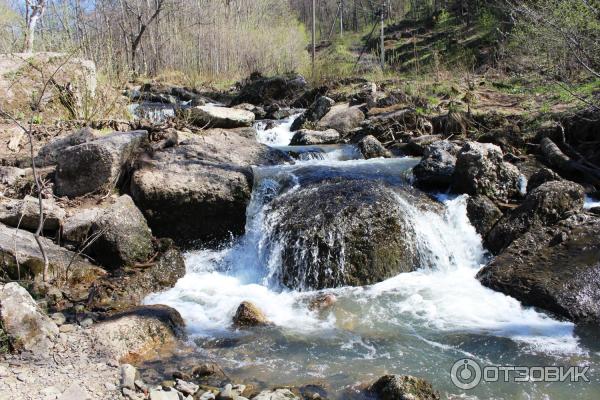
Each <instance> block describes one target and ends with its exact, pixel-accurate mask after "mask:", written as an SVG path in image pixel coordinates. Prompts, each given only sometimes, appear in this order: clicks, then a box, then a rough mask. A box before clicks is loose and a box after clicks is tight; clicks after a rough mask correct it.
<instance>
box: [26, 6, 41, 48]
mask: <svg viewBox="0 0 600 400" xmlns="http://www.w3.org/2000/svg"><path fill="white" fill-rule="evenodd" d="M25 7H26V9H25V22H26V24H27V31H26V34H25V45H24V48H23V51H24V52H25V53H31V52H33V39H34V38H35V27H36V26H37V24H38V22H39V21H40V19H41V18H42V15H43V14H44V11H45V10H46V0H25Z"/></svg>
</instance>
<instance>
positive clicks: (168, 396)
mask: <svg viewBox="0 0 600 400" xmlns="http://www.w3.org/2000/svg"><path fill="white" fill-rule="evenodd" d="M150 400H179V394H178V392H177V391H175V390H170V391H168V392H166V391H164V390H159V389H151V390H150Z"/></svg>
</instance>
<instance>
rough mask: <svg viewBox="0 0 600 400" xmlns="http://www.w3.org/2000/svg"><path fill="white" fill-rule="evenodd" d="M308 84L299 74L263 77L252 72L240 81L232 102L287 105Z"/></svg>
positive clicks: (299, 94) (298, 95)
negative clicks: (243, 80)
mask: <svg viewBox="0 0 600 400" xmlns="http://www.w3.org/2000/svg"><path fill="white" fill-rule="evenodd" d="M307 86H308V84H307V83H306V80H305V79H304V77H302V76H301V75H297V74H287V75H281V76H273V77H264V76H262V75H260V74H253V75H252V76H250V78H249V79H248V80H247V81H246V82H243V83H242V86H241V88H240V91H239V93H238V95H237V96H236V97H235V98H234V99H233V102H232V104H242V103H250V104H254V105H265V104H272V103H276V104H282V105H287V104H291V103H293V102H294V100H295V99H297V98H299V97H301V96H302V94H303V93H304V92H305V91H306V90H307Z"/></svg>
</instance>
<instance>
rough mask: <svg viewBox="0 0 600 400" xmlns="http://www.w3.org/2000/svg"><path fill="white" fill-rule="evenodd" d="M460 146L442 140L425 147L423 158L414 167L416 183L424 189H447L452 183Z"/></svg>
mask: <svg viewBox="0 0 600 400" xmlns="http://www.w3.org/2000/svg"><path fill="white" fill-rule="evenodd" d="M459 149H460V148H459V146H458V145H456V144H454V143H452V142H449V141H447V140H442V141H439V142H435V143H433V144H431V145H429V146H427V147H426V148H425V152H424V154H423V158H422V159H421V161H420V162H419V164H418V165H417V166H415V167H414V168H413V175H414V177H415V185H416V186H417V187H419V188H421V189H424V190H446V189H448V188H449V187H450V184H451V183H452V176H453V175H454V168H455V165H456V155H457V153H458V151H459Z"/></svg>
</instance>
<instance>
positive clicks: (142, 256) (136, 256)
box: [91, 195, 153, 268]
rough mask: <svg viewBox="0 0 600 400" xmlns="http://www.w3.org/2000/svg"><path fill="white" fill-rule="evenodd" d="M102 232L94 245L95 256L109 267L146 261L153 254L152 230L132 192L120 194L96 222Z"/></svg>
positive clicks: (94, 231) (95, 232)
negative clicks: (130, 194) (130, 193)
mask: <svg viewBox="0 0 600 400" xmlns="http://www.w3.org/2000/svg"><path fill="white" fill-rule="evenodd" d="M92 232H93V233H94V234H97V235H98V238H97V240H95V241H94V242H93V243H92V245H91V251H92V253H93V254H94V259H95V260H97V261H98V262H99V263H100V264H102V265H104V266H106V267H109V268H119V267H122V266H125V265H132V264H134V263H135V262H140V261H146V260H147V259H148V258H149V257H150V255H151V253H152V250H153V249H152V233H151V231H150V228H148V224H147V223H146V218H144V215H143V214H142V213H141V211H140V210H138V208H137V207H136V206H135V204H134V203H133V200H132V199H131V197H129V196H128V195H123V196H121V197H119V198H118V199H117V200H116V201H115V203H114V204H113V205H111V206H110V207H108V208H107V209H106V210H105V211H104V212H103V213H102V215H100V216H99V217H98V219H97V220H96V221H95V222H94V223H93V225H92Z"/></svg>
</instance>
